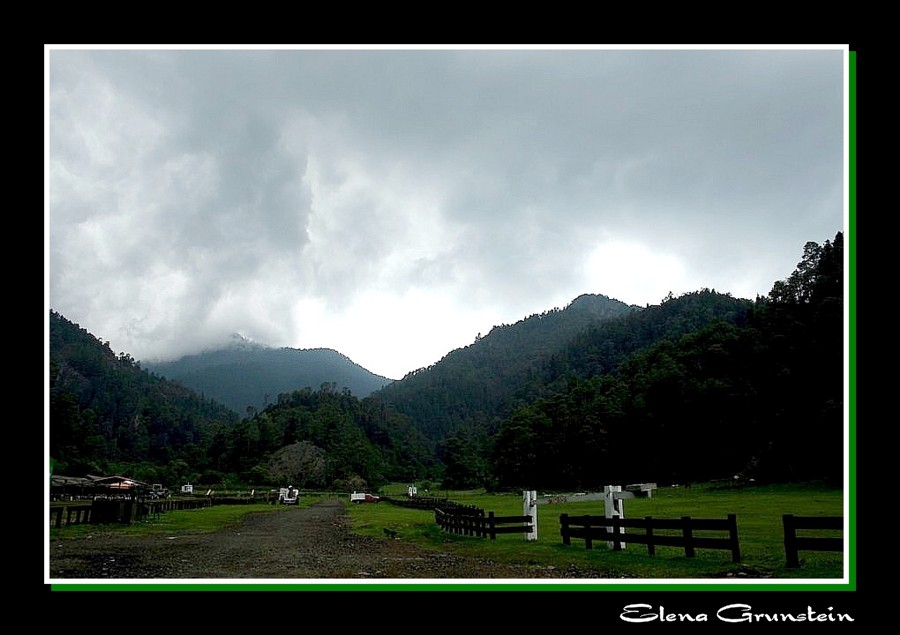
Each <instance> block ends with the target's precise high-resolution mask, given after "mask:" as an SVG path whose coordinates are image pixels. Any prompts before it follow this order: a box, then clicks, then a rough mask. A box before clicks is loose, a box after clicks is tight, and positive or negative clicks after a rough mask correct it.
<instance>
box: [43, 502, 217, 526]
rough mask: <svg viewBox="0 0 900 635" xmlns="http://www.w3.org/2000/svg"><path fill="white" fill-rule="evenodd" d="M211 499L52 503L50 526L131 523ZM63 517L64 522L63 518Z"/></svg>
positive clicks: (199, 506) (203, 504) (207, 503)
mask: <svg viewBox="0 0 900 635" xmlns="http://www.w3.org/2000/svg"><path fill="white" fill-rule="evenodd" d="M211 505H212V501H211V500H210V499H208V498H196V499H170V500H148V501H140V500H137V501H136V500H121V499H103V498H98V499H95V500H94V501H92V502H91V503H90V504H89V505H85V504H84V503H80V504H74V505H51V506H50V525H51V526H52V527H56V528H57V529H59V528H62V527H63V526H66V527H67V526H69V525H82V524H87V523H90V524H92V525H102V524H107V523H122V524H126V525H127V524H130V523H132V522H137V521H142V520H147V518H149V517H150V516H155V517H159V514H160V512H166V511H171V510H175V509H200V508H202V507H209V506H211ZM63 519H65V522H64V520H63Z"/></svg>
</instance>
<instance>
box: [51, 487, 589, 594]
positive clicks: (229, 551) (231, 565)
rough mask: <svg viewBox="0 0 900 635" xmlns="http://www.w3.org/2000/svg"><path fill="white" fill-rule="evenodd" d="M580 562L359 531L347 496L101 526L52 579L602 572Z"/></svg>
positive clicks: (57, 562)
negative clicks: (439, 548) (226, 518)
mask: <svg viewBox="0 0 900 635" xmlns="http://www.w3.org/2000/svg"><path fill="white" fill-rule="evenodd" d="M599 577H604V574H603V573H602V572H598V571H585V570H579V569H577V568H575V567H568V568H555V567H543V566H533V565H509V564H498V563H495V562H491V561H490V560H486V559H476V558H464V557H460V556H455V555H449V554H444V553H433V552H427V551H424V550H422V549H420V548H418V547H416V546H414V545H412V544H409V543H406V542H404V541H403V540H396V539H389V538H385V539H374V538H368V537H360V536H355V535H353V534H352V533H351V532H350V521H349V518H348V517H347V515H346V511H345V509H344V505H343V503H342V502H341V501H339V500H334V499H332V500H325V501H323V502H321V503H319V504H316V505H313V506H310V507H307V508H302V509H300V508H292V509H284V510H279V511H278V512H276V513H261V514H251V515H248V516H247V517H246V518H245V519H244V520H243V521H242V522H241V523H240V524H239V525H236V526H233V527H229V528H226V529H223V530H220V531H217V532H215V533H210V534H199V535H175V536H164V535H156V536H127V535H123V534H118V533H114V532H105V531H103V530H102V529H100V528H98V531H97V532H95V533H94V534H92V535H91V536H90V537H84V538H75V539H71V538H66V539H60V540H53V541H51V543H50V578H51V579H76V578H77V579H163V578H168V579H184V578H196V579H242V578H250V579H265V580H282V579H292V580H295V579H363V578H368V579H385V580H390V579H407V578H434V579H441V578H442V579H447V578H467V579H471V578H475V579H530V578H599Z"/></svg>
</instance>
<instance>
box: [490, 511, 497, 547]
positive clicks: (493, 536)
mask: <svg viewBox="0 0 900 635" xmlns="http://www.w3.org/2000/svg"><path fill="white" fill-rule="evenodd" d="M488 535H490V537H491V540H496V539H497V525H496V524H495V523H494V512H488Z"/></svg>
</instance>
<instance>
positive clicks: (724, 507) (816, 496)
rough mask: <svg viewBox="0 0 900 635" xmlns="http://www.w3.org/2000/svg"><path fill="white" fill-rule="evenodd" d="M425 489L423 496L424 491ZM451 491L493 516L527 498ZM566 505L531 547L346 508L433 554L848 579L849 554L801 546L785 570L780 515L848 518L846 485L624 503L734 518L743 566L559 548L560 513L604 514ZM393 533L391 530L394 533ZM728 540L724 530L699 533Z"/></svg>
mask: <svg viewBox="0 0 900 635" xmlns="http://www.w3.org/2000/svg"><path fill="white" fill-rule="evenodd" d="M382 494H384V495H388V496H391V497H393V498H402V497H405V496H406V489H405V486H403V487H401V486H391V487H386V488H383V490H382ZM420 495H422V492H420ZM428 495H436V496H441V497H443V496H447V497H449V498H450V499H451V500H454V501H456V502H459V503H463V504H467V505H476V506H478V507H480V508H482V509H484V510H485V512H489V511H493V512H494V513H495V514H496V515H498V516H501V515H510V516H514V515H521V514H522V496H521V494H487V493H484V492H482V491H468V492H443V491H441V492H434V491H432V492H430V493H429V494H428ZM567 500H568V501H569V502H565V503H559V504H552V505H539V507H538V540H537V541H536V542H530V543H526V542H525V540H524V536H523V535H521V534H506V535H499V536H498V537H497V540H496V541H491V540H490V539H485V538H476V537H468V536H458V535H455V534H449V533H446V532H441V531H440V529H439V528H438V526H437V525H436V524H435V522H434V515H433V513H431V512H429V511H425V510H415V509H408V508H403V507H398V506H395V505H391V504H385V503H378V504H364V505H349V507H350V514H351V517H352V519H353V522H354V527H355V530H356V531H357V532H359V533H361V534H364V535H369V536H375V537H379V538H384V537H385V533H386V532H385V531H384V530H385V529H388V530H389V532H396V536H397V537H398V538H399V539H401V540H407V541H411V542H414V543H416V544H418V545H420V546H421V547H423V548H426V549H430V550H442V551H449V552H453V553H456V554H460V555H466V556H473V557H482V558H490V559H492V560H495V561H506V562H516V563H528V564H536V565H542V566H554V567H566V566H568V565H577V566H592V567H595V568H599V569H602V570H604V571H607V572H609V574H610V575H611V576H613V577H624V578H645V579H667V580H668V579H700V578H704V579H706V578H735V577H737V578H780V579H801V578H810V579H812V578H815V579H822V578H827V579H836V580H840V579H841V578H843V576H844V558H843V554H841V553H835V552H816V551H803V552H801V553H800V558H801V562H802V566H801V567H800V568H799V569H788V568H786V566H785V555H784V533H783V525H782V514H786V513H790V514H794V515H796V516H842V515H843V492H842V491H841V490H840V489H834V488H828V487H825V486H820V485H815V484H809V485H770V486H759V487H746V488H740V489H736V488H735V489H714V488H711V487H709V486H707V485H695V486H694V487H692V488H690V489H684V488H660V489H658V490H656V491H655V492H654V494H653V496H652V498H635V499H629V500H626V501H624V502H625V517H626V518H643V517H644V516H653V517H654V518H680V517H681V516H691V517H694V518H717V519H724V518H726V517H727V515H728V514H736V516H737V524H738V539H739V542H740V549H741V562H740V563H733V562H732V561H731V553H730V552H729V551H723V550H718V549H715V550H712V549H698V550H697V552H696V557H694V558H686V557H685V555H684V551H683V549H679V548H676V547H657V550H656V555H655V556H649V555H648V554H647V548H646V547H645V546H644V545H639V544H629V545H628V546H627V547H626V548H625V550H624V551H621V552H614V551H612V550H611V549H609V548H608V547H607V546H606V543H605V542H602V541H601V542H595V544H594V548H593V549H592V550H587V549H585V547H584V541H583V540H578V539H573V540H572V544H571V545H569V546H566V545H563V544H562V538H561V537H560V532H559V529H560V523H559V516H560V514H563V513H568V514H570V515H584V514H590V515H598V516H602V515H603V510H604V509H603V502H602V501H589V502H575V501H577V498H573V497H571V496H569V497H567ZM389 532H388V533H389ZM696 535H709V536H716V537H719V536H724V534H722V533H709V534H705V533H704V534H699V533H698V534H696ZM801 535H810V536H812V535H821V536H826V535H831V536H835V535H837V536H839V535H840V533H834V532H816V533H811V532H806V533H803V534H801Z"/></svg>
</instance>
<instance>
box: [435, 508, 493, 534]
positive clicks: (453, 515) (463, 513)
mask: <svg viewBox="0 0 900 635" xmlns="http://www.w3.org/2000/svg"><path fill="white" fill-rule="evenodd" d="M434 522H436V523H437V524H438V525H439V526H440V528H441V529H442V530H443V531H449V532H450V533H452V534H461V535H464V536H478V537H479V538H484V536H485V535H486V534H485V529H484V510H483V509H477V508H475V509H463V508H459V507H457V508H450V509H435V510H434Z"/></svg>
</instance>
